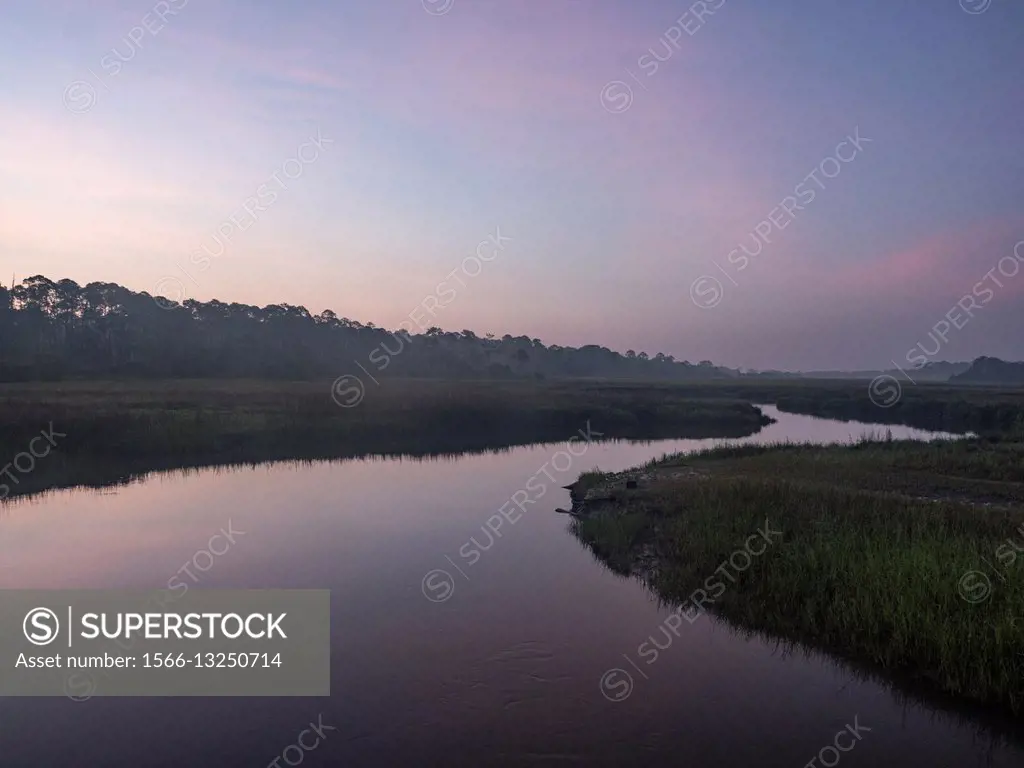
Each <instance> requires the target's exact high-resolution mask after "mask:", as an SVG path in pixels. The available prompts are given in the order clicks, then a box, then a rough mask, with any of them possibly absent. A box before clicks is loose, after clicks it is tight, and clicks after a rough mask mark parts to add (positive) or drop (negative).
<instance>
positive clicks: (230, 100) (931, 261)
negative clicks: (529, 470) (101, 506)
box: [0, 0, 1024, 369]
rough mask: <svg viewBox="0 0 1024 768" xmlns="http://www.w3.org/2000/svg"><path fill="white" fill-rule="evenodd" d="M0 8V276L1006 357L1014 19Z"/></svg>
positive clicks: (863, 360) (582, 334) (1016, 76)
mask: <svg viewBox="0 0 1024 768" xmlns="http://www.w3.org/2000/svg"><path fill="white" fill-rule="evenodd" d="M0 14H2V17H3V18H2V20H3V30H4V36H3V42H4V45H3V48H2V49H0V50H2V53H0V66H3V68H4V70H5V71H6V73H7V76H6V77H5V78H4V79H3V81H2V85H0V88H2V99H3V101H2V103H3V109H2V110H0V148H2V149H0V172H2V176H3V179H4V184H3V185H2V188H0V276H2V280H3V282H4V283H5V284H6V283H7V281H8V280H9V279H10V275H11V274H12V273H16V274H17V276H18V278H19V279H20V278H22V277H25V276H27V275H31V274H37V273H42V274H45V275H47V276H49V277H51V278H59V277H70V278H73V279H75V280H77V281H79V282H82V283H85V282H90V281H93V280H103V281H113V282H119V283H122V284H124V285H127V286H128V287H130V288H132V289H134V290H146V291H150V292H153V293H162V294H164V295H166V296H169V297H171V298H175V299H178V298H181V297H182V296H184V297H194V298H198V299H203V300H205V299H210V298H214V297H216V298H219V299H222V300H225V301H241V302H246V303H255V304H266V303H270V302H281V301H285V302H289V303H293V304H303V305H305V306H307V307H308V308H309V309H310V310H312V311H320V310H321V309H324V308H332V309H334V310H335V311H337V312H338V313H339V314H340V315H344V316H348V317H351V318H355V319H358V320H361V321H363V322H374V323H376V324H378V325H383V326H386V327H390V328H396V327H398V326H399V324H400V323H403V321H405V324H406V325H408V318H409V315H410V313H411V312H413V311H414V310H415V308H416V307H417V306H422V305H423V303H424V300H425V299H428V297H431V296H433V297H435V298H436V297H440V296H441V293H442V289H441V288H439V284H441V283H443V282H445V281H447V283H446V286H447V288H448V291H449V292H448V293H446V294H445V295H446V296H447V300H446V299H445V298H444V297H442V300H441V302H440V304H441V306H439V307H438V308H436V309H435V310H434V311H435V317H433V318H428V320H429V322H428V323H427V324H430V325H432V324H436V325H440V326H441V327H443V328H446V329H450V330H461V329H463V328H470V329H473V330H474V331H476V332H478V333H481V334H482V333H484V332H488V331H489V332H493V333H496V334H497V335H499V336H500V335H503V334H504V333H512V334H513V335H519V334H527V335H529V336H531V337H540V338H541V339H543V340H544V341H545V342H548V343H558V344H562V345H572V346H579V345H582V344H587V343H598V344H604V345H606V346H609V347H611V348H613V349H619V350H625V349H627V348H632V349H636V350H637V351H640V350H646V351H648V352H649V353H652V354H653V353H654V352H657V351H662V352H665V353H667V354H673V355H675V356H676V357H677V358H679V359H689V360H692V361H697V360H702V359H711V360H713V361H715V362H716V363H719V364H724V365H730V366H746V367H756V368H768V367H777V368H790V369H793V368H800V369H812V368H835V367H843V368H869V367H882V366H885V367H889V366H891V361H893V360H895V361H896V362H897V363H899V364H901V365H904V366H906V365H907V361H908V359H909V356H910V353H911V352H912V350H914V349H915V348H918V349H920V348H923V349H924V350H925V351H926V352H927V353H928V357H929V359H935V360H938V359H970V358H973V357H976V356H978V355H981V354H989V355H996V356H1000V357H1004V358H1011V359H1021V358H1024V333H1021V322H1022V320H1024V301H1022V297H1024V207H1022V204H1024V138H1022V137H1024V129H1022V116H1024V78H1022V73H1024V49H1022V48H1021V45H1020V35H1021V31H1022V30H1024V5H1022V4H1021V3H1018V2H1014V1H1011V0H907V2H901V3H893V2H891V1H887V2H882V1H881V0H860V1H859V2H857V3H849V2H846V3H841V2H839V1H838V0H780V1H779V2H772V3H768V2H755V1H754V0H705V1H704V2H697V3H693V4H692V5H691V4H690V3H686V2H684V3H679V4H676V3H669V2H663V1H661V0H657V1H654V0H652V1H651V2H645V3H639V2H636V0H588V2H568V1H567V0H562V1H560V0H423V2H421V0H401V1H398V0H374V2H359V3H356V2H338V1H337V0H308V1H305V2H302V3H281V2H270V1H269V0H267V1H266V2H264V1H256V2H241V1H240V0H239V1H238V2H234V1H230V0H203V1H202V2H200V0H166V1H165V2H155V3H154V2H152V0H144V1H139V2H136V1H134V0H132V1H129V0H117V1H116V2H115V1H114V0H90V2H84V1H83V2H71V1H70V0H8V2H6V3H5V5H4V8H3V10H2V11H0ZM318 135H319V136H320V137H321V138H320V139H317V140H315V141H311V138H314V137H317V136H318ZM316 142H318V143H316ZM296 158H299V159H298V160H296ZM812 173H813V175H810V174H812ZM247 207H248V209H249V212H248V213H247V212H246V208H247ZM232 217H234V222H232ZM218 228H221V231H222V232H224V233H227V234H228V236H227V237H222V236H219V235H218V234H217V232H218ZM498 229H500V232H501V235H502V237H503V238H509V239H507V240H505V241H503V242H502V246H503V247H502V248H501V250H500V251H495V249H494V248H493V246H485V247H482V249H481V250H480V251H479V252H480V254H481V255H482V256H485V257H487V258H486V260H477V259H476V258H475V257H472V258H469V259H468V260H466V259H467V257H470V256H471V254H474V252H476V250H477V244H478V243H480V242H481V241H483V240H486V239H487V238H488V237H489V236H493V235H494V234H495V233H496V231H497V230H498ZM218 239H220V240H221V241H223V244H219V243H218V241H217V240H218ZM1018 243H1022V244H1021V245H1020V247H1018V248H1017V253H1018V254H1019V255H1020V258H1019V259H1017V258H1015V257H1014V247H1015V245H1016V244H1018ZM741 246H742V248H741ZM204 249H205V250H206V254H205V255H204V253H203V251H204ZM744 249H745V250H744ZM992 270H995V271H994V272H993V271H992ZM453 271H454V274H453ZM1018 271H1019V272H1020V273H1021V274H1019V275H1018V274H1017V272H1018ZM460 283H461V285H460ZM452 291H454V294H455V295H454V296H452ZM965 297H968V299H965ZM970 297H973V300H971V298H970ZM428 301H429V299H428ZM958 302H959V308H958ZM417 315H418V316H422V313H417ZM929 332H931V334H932V335H931V336H929ZM936 334H937V335H936ZM936 339H940V340H941V341H939V342H937V341H936ZM919 344H921V345H922V347H918V345H919ZM936 344H938V346H939V349H937V350H936V351H935V352H934V353H932V350H934V349H935V348H936Z"/></svg>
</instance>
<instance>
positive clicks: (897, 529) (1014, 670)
mask: <svg viewBox="0 0 1024 768" xmlns="http://www.w3.org/2000/svg"><path fill="white" fill-rule="evenodd" d="M573 497H574V502H575V503H574V513H575V514H576V515H577V519H576V520H574V521H573V527H574V530H575V533H576V534H577V535H578V536H579V538H580V539H581V540H582V541H583V542H585V543H586V544H588V545H589V546H590V547H591V548H592V550H593V552H594V553H595V554H596V555H597V556H598V557H599V558H601V559H602V560H604V561H605V562H607V563H608V564H609V565H610V566H611V567H612V568H614V569H615V570H616V571H618V572H620V573H631V574H636V575H639V576H641V577H642V578H644V579H645V581H647V582H648V583H649V585H650V586H651V587H652V588H653V589H654V590H655V591H656V592H657V593H658V594H659V595H661V596H662V597H664V598H665V599H666V600H669V601H672V602H673V603H679V604H681V605H683V606H684V608H685V609H686V610H690V611H692V610H700V609H707V610H709V611H711V612H713V613H715V614H717V615H719V616H721V617H722V618H724V619H726V620H728V621H730V622H732V623H734V624H736V625H738V626H740V627H743V628H745V629H749V630H756V631H762V632H765V633H767V634H769V635H773V636H775V637H779V638H784V639H787V640H791V641H796V642H799V643H802V644H805V645H807V646H809V647H812V648H817V649H821V650H825V651H829V652H833V653H835V654H837V655H839V656H841V657H844V658H847V659H849V660H851V661H855V662H863V663H865V664H866V665H868V666H870V667H873V668H876V669H880V670H882V671H885V672H888V673H892V674H893V675H895V676H899V677H900V678H903V679H906V680H908V681H913V682H915V683H924V684H925V687H926V688H930V689H933V690H935V691H936V692H941V693H944V694H951V695H953V696H955V697H957V698H960V699H964V700H970V701H972V702H979V703H983V704H989V705H996V706H997V707H999V708H1007V709H1009V710H1010V711H1011V712H1012V713H1014V714H1018V715H1019V714H1020V713H1021V712H1022V711H1024V614H1022V606H1024V444H1021V443H1019V442H1014V441H1010V440H999V439H992V440H980V439H967V440H957V441H951V442H946V441H937V442H933V443H916V442H908V441H891V440H889V441H887V440H871V441H868V440H865V441H863V442H861V443H860V444H857V445H853V446H812V445H775V446H760V447H759V446H744V447H734V448H722V449H716V450H711V451H707V452H703V453H699V454H693V455H681V456H671V457H665V458H663V459H661V460H658V461H655V462H652V463H650V464H648V465H647V466H645V467H643V468H641V469H638V470H634V471H630V472H626V473H620V474H619V475H603V474H601V473H597V472H591V473H587V474H585V475H583V476H582V477H581V478H580V479H579V481H577V483H576V484H575V486H574V487H573ZM766 522H767V523H768V524H769V525H770V528H771V529H772V530H775V531H780V532H781V534H780V535H778V536H775V537H773V539H772V544H771V546H768V547H764V546H762V545H758V549H764V550H765V551H764V552H763V554H760V555H759V556H753V557H748V556H746V555H744V556H742V557H737V558H734V559H733V560H732V563H733V567H732V568H731V569H729V571H728V573H722V572H721V571H720V572H719V573H720V574H721V575H720V576H719V575H715V574H716V569H718V568H719V567H720V566H721V565H722V564H723V563H724V562H726V561H729V560H730V557H732V556H733V554H734V553H736V552H737V551H738V550H741V549H743V547H744V542H745V541H747V540H748V538H749V537H750V536H751V535H752V534H755V533H756V532H757V531H758V530H759V529H763V528H764V527H765V525H766ZM737 564H738V565H739V566H743V567H737ZM725 576H728V577H729V578H728V579H726V578H725ZM719 583H722V584H724V590H723V589H720V587H719ZM712 584H714V587H712Z"/></svg>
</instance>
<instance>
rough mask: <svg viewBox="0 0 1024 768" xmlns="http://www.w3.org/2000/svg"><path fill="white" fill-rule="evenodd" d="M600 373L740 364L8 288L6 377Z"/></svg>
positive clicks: (674, 372)
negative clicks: (362, 370) (364, 372)
mask: <svg viewBox="0 0 1024 768" xmlns="http://www.w3.org/2000/svg"><path fill="white" fill-rule="evenodd" d="M356 363H358V364H359V365H360V366H362V367H363V368H365V369H366V370H367V371H368V372H369V373H370V374H371V375H373V376H374V377H375V378H381V377H387V376H406V377H437V378H519V377H535V378H544V377H548V376H551V377H563V376H568V377H602V378H631V379H657V380H663V381H677V380H695V379H714V378H727V377H730V376H735V375H736V374H735V372H734V371H731V370H729V369H726V368H719V367H716V366H714V365H713V364H712V363H711V362H710V361H707V360H705V361H703V362H700V363H698V364H693V363H690V362H688V361H677V360H675V359H674V358H673V357H672V356H671V355H663V354H657V355H655V356H653V357H648V355H647V354H646V353H644V352H640V353H639V354H637V353H634V352H633V351H632V350H629V351H627V352H626V353H625V354H620V353H618V352H614V351H612V350H610V349H608V348H606V347H600V346H596V345H587V346H583V347H580V348H575V347H561V346H558V345H556V344H551V345H545V344H543V343H541V340H540V339H531V338H529V337H527V336H516V337H513V336H511V335H505V336H503V337H501V338H494V337H493V335H492V334H487V335H486V336H485V337H478V336H477V335H476V334H474V333H473V332H472V331H469V330H464V331H461V332H450V331H443V330H441V328H438V327H431V328H426V329H424V332H423V333H422V334H417V335H413V336H409V335H407V334H405V333H404V332H398V333H397V334H396V333H392V332H390V331H387V330H385V329H382V328H377V327H375V326H374V325H373V323H368V324H366V325H364V324H362V323H360V322H358V321H355V320H350V319H348V318H346V317H339V316H338V315H337V314H335V313H334V312H332V311H331V310H324V311H323V312H321V313H319V314H316V315H314V314H312V313H310V312H309V310H307V309H306V308H305V307H301V306H293V305H290V304H269V305H267V306H265V307H256V306H251V305H248V304H238V303H231V304H226V303H224V302H222V301H218V300H216V299H213V300H211V301H207V302H202V301H195V300H193V299H188V300H186V301H184V302H182V303H180V304H179V303H178V302H174V301H170V300H168V299H165V298H163V297H159V296H157V297H154V296H151V295H150V294H148V293H145V292H141V293H136V292H134V291H131V290H129V289H127V288H124V287H123V286H120V285H117V284H116V283H99V282H96V283H89V284H88V285H86V286H80V285H79V284H78V283H76V282H75V281H73V280H68V279H63V280H57V281H54V280H50V279H48V278H46V277H43V276H42V275H36V276H34V277H30V278H27V279H25V280H23V281H22V282H21V283H20V284H17V285H15V286H13V288H11V289H7V288H4V287H3V286H0V381H30V380H40V379H51V380H52V379H64V378H102V377H111V376H118V377H120V376H130V377H140V378H168V377H171V378H214V377H219V378H224V377H227V378H232V377H255V378H279V379H313V378H321V377H336V376H338V375H340V374H345V373H355V374H358V373H359V370H358V369H357V368H355V364H356Z"/></svg>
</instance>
